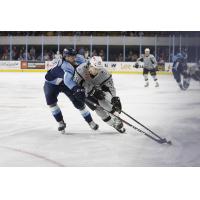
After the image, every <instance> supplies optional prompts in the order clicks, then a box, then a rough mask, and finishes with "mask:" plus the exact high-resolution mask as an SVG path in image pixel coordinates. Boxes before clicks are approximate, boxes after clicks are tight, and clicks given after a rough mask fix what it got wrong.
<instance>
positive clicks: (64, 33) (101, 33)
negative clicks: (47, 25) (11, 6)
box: [0, 31, 200, 37]
mask: <svg viewBox="0 0 200 200" xmlns="http://www.w3.org/2000/svg"><path fill="white" fill-rule="evenodd" d="M180 34H181V35H182V36H183V37H184V36H188V35H189V36H200V32H198V31H181V32H180V31H1V32H0V36H9V35H12V36H26V35H29V36H41V35H44V36H57V35H60V36H73V35H76V36H91V35H93V36H107V35H109V36H122V35H126V36H155V35H158V36H169V35H175V36H179V35H180Z"/></svg>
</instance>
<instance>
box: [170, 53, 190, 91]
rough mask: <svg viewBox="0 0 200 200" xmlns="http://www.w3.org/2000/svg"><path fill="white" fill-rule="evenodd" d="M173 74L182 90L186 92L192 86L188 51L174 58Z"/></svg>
mask: <svg viewBox="0 0 200 200" xmlns="http://www.w3.org/2000/svg"><path fill="white" fill-rule="evenodd" d="M172 73H173V76H174V78H175V80H176V82H177V84H178V86H179V87H180V89H181V90H186V89H187V88H188V87H189V85H190V75H189V73H188V66H187V53H186V50H184V51H182V52H180V53H177V54H176V55H175V56H174V57H173V66H172Z"/></svg>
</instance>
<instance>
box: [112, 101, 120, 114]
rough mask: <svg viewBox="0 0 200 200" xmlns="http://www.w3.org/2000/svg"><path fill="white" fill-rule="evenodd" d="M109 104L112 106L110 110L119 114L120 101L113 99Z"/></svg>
mask: <svg viewBox="0 0 200 200" xmlns="http://www.w3.org/2000/svg"><path fill="white" fill-rule="evenodd" d="M111 104H112V105H113V107H112V109H113V110H114V111H117V112H118V113H121V111H122V104H121V101H120V98H119V97H113V98H112V99H111Z"/></svg>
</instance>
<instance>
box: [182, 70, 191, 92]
mask: <svg viewBox="0 0 200 200" xmlns="http://www.w3.org/2000/svg"><path fill="white" fill-rule="evenodd" d="M182 75H183V87H184V89H185V90H187V89H188V87H189V85H190V80H191V77H190V75H189V74H188V73H187V71H183V73H182Z"/></svg>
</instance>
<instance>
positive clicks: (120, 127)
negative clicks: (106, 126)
mask: <svg viewBox="0 0 200 200" xmlns="http://www.w3.org/2000/svg"><path fill="white" fill-rule="evenodd" d="M114 121H115V123H114V125H113V127H114V128H115V129H116V130H117V131H118V132H119V133H126V129H125V128H124V127H123V126H124V125H123V123H122V121H121V120H119V119H118V118H115V119H114Z"/></svg>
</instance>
